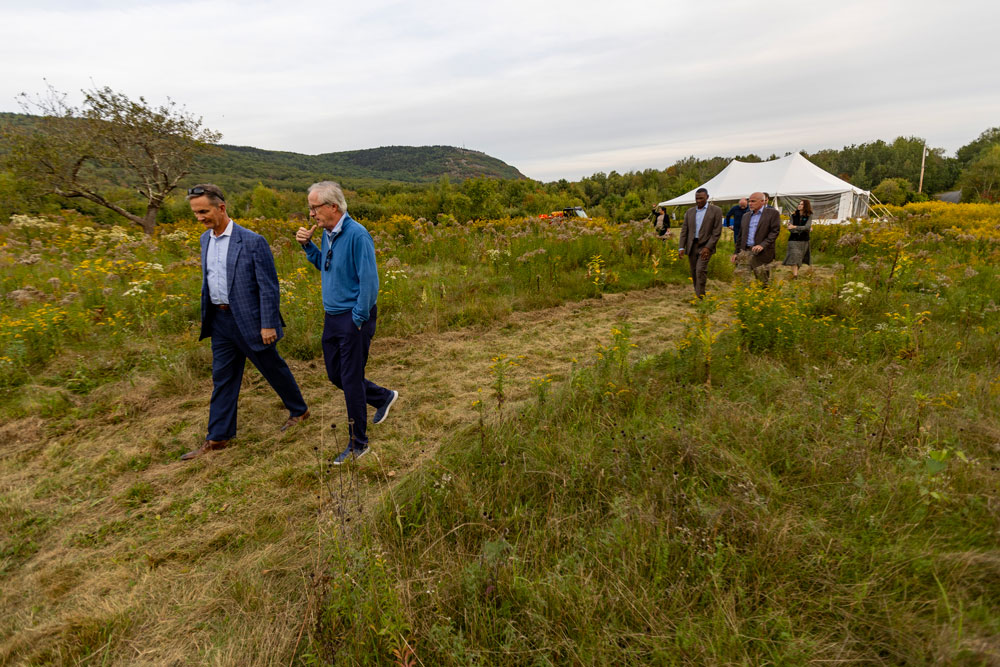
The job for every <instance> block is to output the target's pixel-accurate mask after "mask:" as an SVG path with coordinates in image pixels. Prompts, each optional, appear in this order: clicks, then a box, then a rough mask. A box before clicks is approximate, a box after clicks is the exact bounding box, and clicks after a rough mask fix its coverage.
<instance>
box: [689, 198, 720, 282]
mask: <svg viewBox="0 0 1000 667" xmlns="http://www.w3.org/2000/svg"><path fill="white" fill-rule="evenodd" d="M694 202H695V204H696V205H695V207H694V208H689V209H688V210H687V211H685V213H684V224H683V225H681V247H680V256H681V257H683V256H684V255H687V257H688V264H689V265H690V267H691V282H692V283H694V294H695V296H697V297H698V298H699V299H703V298H705V284H706V283H707V282H708V260H709V259H710V258H711V257H712V253H714V252H715V246H716V244H717V243H718V242H719V237H720V236H721V235H722V209H721V208H719V207H718V206H716V205H715V204H709V203H708V190H706V189H705V188H698V191H697V192H695V194H694Z"/></svg>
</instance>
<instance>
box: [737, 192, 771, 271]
mask: <svg viewBox="0 0 1000 667" xmlns="http://www.w3.org/2000/svg"><path fill="white" fill-rule="evenodd" d="M748 203H749V204H750V210H749V211H747V212H746V213H744V214H743V221H742V222H741V223H740V239H739V242H738V243H737V244H736V249H735V252H734V253H733V257H732V261H733V263H734V264H735V263H736V260H737V258H738V256H739V254H740V253H741V252H744V251H746V252H749V253H750V270H751V271H753V275H754V277H755V278H756V279H757V280H758V281H760V282H761V283H762V284H763V285H764V286H765V287H766V286H767V283H768V281H769V280H770V279H771V267H770V266H769V265H770V263H771V262H773V261H774V243H775V241H776V240H777V239H778V233H779V232H780V231H781V214H780V213H778V209H776V208H771V207H770V206H766V204H767V197H765V195H764V193H763V192H755V193H753V194H752V195H750V199H749V201H748Z"/></svg>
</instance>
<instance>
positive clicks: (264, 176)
mask: <svg viewBox="0 0 1000 667" xmlns="http://www.w3.org/2000/svg"><path fill="white" fill-rule="evenodd" d="M35 118H37V117H36V116H31V115H28V114H17V113H6V112H0V125H3V124H8V123H10V124H14V125H22V126H23V125H30V124H31V123H32V122H34V119H35ZM218 147H219V148H220V149H221V151H220V152H219V153H217V154H215V155H207V156H204V157H202V158H200V159H199V162H198V165H197V166H196V167H195V168H194V169H193V170H192V173H191V177H190V178H191V179H194V180H202V181H211V182H217V183H219V184H220V185H223V186H229V187H233V186H237V187H238V186H246V185H251V186H252V185H253V184H254V183H257V182H258V181H259V182H263V183H265V184H266V185H269V186H272V187H291V188H302V187H304V186H306V185H309V183H312V182H314V181H316V180H321V179H336V180H340V181H344V184H345V185H346V186H349V187H364V186H369V185H374V184H377V183H380V182H385V181H396V182H402V183H430V182H434V181H437V180H440V179H441V178H442V177H445V176H446V177H448V179H449V180H451V181H455V182H458V181H464V180H466V179H469V178H477V177H480V176H485V177H486V178H498V179H523V178H525V176H524V174H522V173H521V172H520V171H518V169H517V168H516V167H513V166H511V165H509V164H507V163H506V162H504V161H503V160H500V159H497V158H495V157H491V156H489V155H487V154H486V153H483V152H481V151H475V150H470V149H467V148H457V147H455V146H381V147H378V148H367V149H362V150H353V151H341V152H337V153H323V154H320V155H305V154H302V153H293V152H290V151H273V150H265V149H262V148H254V147H252V146H233V145H229V144H219V145H218ZM5 148H6V147H4V146H2V145H0V154H3V153H4V152H5ZM185 180H189V179H185Z"/></svg>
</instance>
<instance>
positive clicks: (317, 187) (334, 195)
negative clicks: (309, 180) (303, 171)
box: [307, 181, 347, 213]
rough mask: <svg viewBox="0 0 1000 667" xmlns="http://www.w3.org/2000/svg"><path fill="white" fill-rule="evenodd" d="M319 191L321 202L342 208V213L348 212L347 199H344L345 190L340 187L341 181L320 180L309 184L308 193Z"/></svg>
mask: <svg viewBox="0 0 1000 667" xmlns="http://www.w3.org/2000/svg"><path fill="white" fill-rule="evenodd" d="M314 192H315V193H317V194H318V195H319V199H320V202H321V203H323V204H333V205H334V206H336V207H337V208H339V209H340V212H341V213H347V200H346V199H344V191H343V190H341V189H340V183H336V182H334V181H320V182H319V183H313V184H312V185H310V186H309V191H308V192H307V194H310V195H311V194H312V193H314Z"/></svg>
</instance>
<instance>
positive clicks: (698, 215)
mask: <svg viewBox="0 0 1000 667" xmlns="http://www.w3.org/2000/svg"><path fill="white" fill-rule="evenodd" d="M707 211H708V204H707V203H706V204H705V205H704V206H703V207H702V208H696V209H695V210H694V237H695V238H696V239H697V238H700V237H701V223H702V222H703V221H704V220H705V213H706V212H707Z"/></svg>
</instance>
